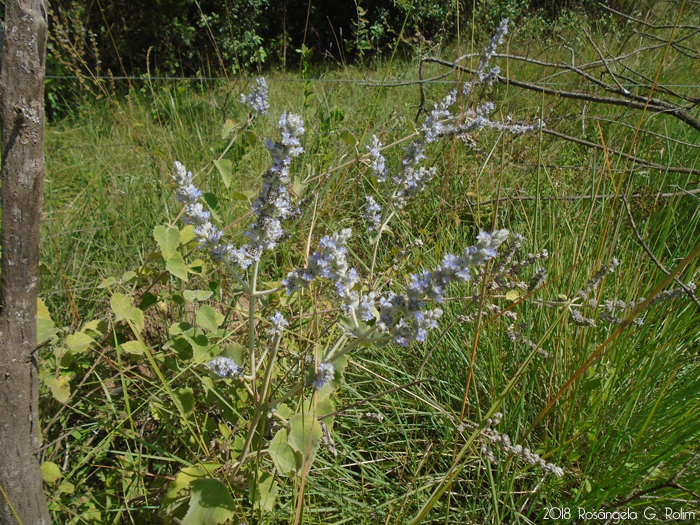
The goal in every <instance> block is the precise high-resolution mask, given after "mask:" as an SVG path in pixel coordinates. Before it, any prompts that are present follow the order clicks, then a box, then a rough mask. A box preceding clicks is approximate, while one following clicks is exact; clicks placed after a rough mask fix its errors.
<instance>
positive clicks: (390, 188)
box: [364, 136, 436, 231]
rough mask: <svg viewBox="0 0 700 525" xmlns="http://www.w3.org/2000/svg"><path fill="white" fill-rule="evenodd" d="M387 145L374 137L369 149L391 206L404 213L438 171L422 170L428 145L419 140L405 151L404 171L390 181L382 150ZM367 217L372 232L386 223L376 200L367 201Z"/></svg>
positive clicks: (378, 178)
mask: <svg viewBox="0 0 700 525" xmlns="http://www.w3.org/2000/svg"><path fill="white" fill-rule="evenodd" d="M382 147H383V144H382V143H381V142H380V141H379V139H378V138H377V137H376V136H372V138H371V139H370V143H369V145H368V146H367V149H368V150H369V153H370V155H371V156H372V158H373V162H372V171H373V175H374V176H375V177H376V179H377V182H378V183H379V184H380V188H381V189H382V191H383V193H384V196H385V198H386V200H387V203H388V206H389V207H390V208H394V209H399V210H400V209H402V208H404V207H405V206H406V204H407V203H408V200H409V199H411V198H412V197H414V196H415V195H417V194H418V193H420V192H421V191H423V190H424V189H425V186H426V184H427V183H428V182H430V180H431V179H432V178H433V177H434V176H435V172H436V169H435V168H425V167H423V166H420V165H419V163H420V161H421V160H423V159H425V144H424V143H423V142H422V141H420V140H416V141H413V142H412V143H411V144H409V145H408V146H406V147H404V151H405V152H406V154H405V155H404V158H403V160H402V161H401V171H399V172H398V173H396V174H394V175H392V176H391V177H390V172H389V169H388V168H387V167H386V159H385V158H384V156H383V155H382V154H381V152H380V150H381V148H382ZM365 199H366V201H367V203H366V204H365V210H366V214H365V216H364V218H365V220H366V221H367V222H369V223H370V226H369V228H368V229H369V231H372V230H376V229H377V228H378V227H379V226H380V225H381V222H382V214H381V212H382V208H381V206H380V205H379V204H377V202H376V201H375V200H374V198H373V197H371V196H367V197H365Z"/></svg>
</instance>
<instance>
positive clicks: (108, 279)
mask: <svg viewBox="0 0 700 525" xmlns="http://www.w3.org/2000/svg"><path fill="white" fill-rule="evenodd" d="M116 282H117V280H116V279H115V278H114V277H105V278H104V279H102V282H101V283H100V285H99V286H98V288H109V287H110V286H112V285H113V284H114V283H116Z"/></svg>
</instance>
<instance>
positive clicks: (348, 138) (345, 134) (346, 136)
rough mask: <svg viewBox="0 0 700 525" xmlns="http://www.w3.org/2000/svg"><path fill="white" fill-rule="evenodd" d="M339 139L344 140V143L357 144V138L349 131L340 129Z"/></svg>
mask: <svg viewBox="0 0 700 525" xmlns="http://www.w3.org/2000/svg"><path fill="white" fill-rule="evenodd" d="M340 140H342V141H343V142H345V144H349V145H350V146H354V145H355V144H357V139H356V138H355V136H354V135H353V134H352V133H350V132H349V131H342V132H341V133H340Z"/></svg>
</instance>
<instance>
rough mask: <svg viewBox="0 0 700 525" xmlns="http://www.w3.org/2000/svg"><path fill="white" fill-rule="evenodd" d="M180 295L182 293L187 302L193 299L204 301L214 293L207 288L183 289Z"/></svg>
mask: <svg viewBox="0 0 700 525" xmlns="http://www.w3.org/2000/svg"><path fill="white" fill-rule="evenodd" d="M182 295H184V296H185V299H187V300H188V301H189V302H191V303H193V302H194V301H206V300H207V299H209V298H210V297H211V296H212V295H214V292H210V291H209V290H185V292H184V293H183V294H182Z"/></svg>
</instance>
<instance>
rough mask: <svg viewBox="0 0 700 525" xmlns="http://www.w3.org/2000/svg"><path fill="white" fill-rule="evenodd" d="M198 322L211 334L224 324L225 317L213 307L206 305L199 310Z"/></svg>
mask: <svg viewBox="0 0 700 525" xmlns="http://www.w3.org/2000/svg"><path fill="white" fill-rule="evenodd" d="M197 322H198V323H199V324H200V326H203V327H204V328H206V329H207V330H209V331H210V332H215V331H216V330H217V329H218V328H219V326H221V323H223V322H224V316H223V315H221V314H220V313H219V312H217V311H216V310H214V309H213V308H212V307H211V306H209V305H204V306H202V307H201V308H200V309H199V310H197Z"/></svg>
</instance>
